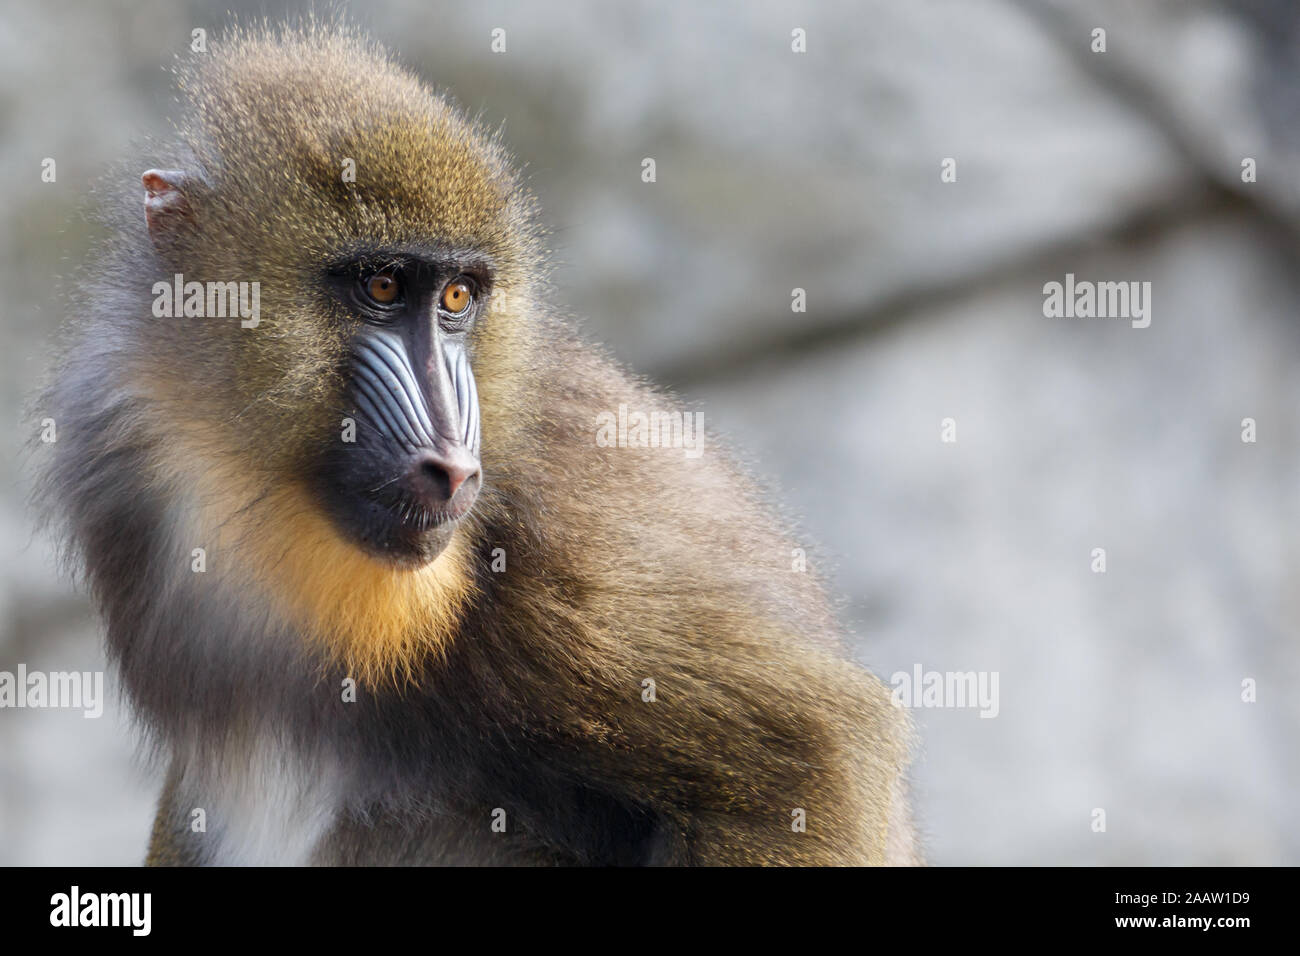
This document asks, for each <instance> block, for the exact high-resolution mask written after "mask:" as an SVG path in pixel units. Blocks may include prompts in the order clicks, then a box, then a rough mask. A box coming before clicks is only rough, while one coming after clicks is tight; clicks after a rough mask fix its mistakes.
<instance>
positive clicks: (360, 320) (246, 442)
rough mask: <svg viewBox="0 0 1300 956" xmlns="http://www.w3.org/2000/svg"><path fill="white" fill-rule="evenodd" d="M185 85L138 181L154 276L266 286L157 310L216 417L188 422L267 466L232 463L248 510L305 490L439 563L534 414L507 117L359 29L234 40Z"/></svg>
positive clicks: (186, 404) (390, 561)
mask: <svg viewBox="0 0 1300 956" xmlns="http://www.w3.org/2000/svg"><path fill="white" fill-rule="evenodd" d="M322 76H328V77H332V78H336V80H335V81H331V82H324V81H323V80H322ZM337 78H346V82H338V81H337ZM182 86H183V88H184V89H185V91H186V94H187V96H188V98H189V100H190V102H191V105H192V107H193V109H192V111H191V114H190V115H191V121H190V123H189V125H188V126H186V127H184V128H182V129H181V130H180V132H181V138H182V148H181V149H179V150H178V151H177V153H176V154H175V155H173V156H169V157H167V159H168V161H169V162H176V161H177V160H179V161H180V163H181V165H180V166H179V168H175V169H172V168H168V169H151V170H149V171H147V172H146V173H145V174H144V176H143V183H144V187H145V217H146V219H147V222H148V229H149V234H150V236H151V238H152V239H153V244H154V246H155V248H156V251H157V253H158V256H157V275H156V276H154V277H151V278H161V279H164V280H169V279H170V278H171V277H172V276H173V274H175V275H177V276H180V275H183V277H184V280H185V281H186V282H187V283H188V282H189V281H191V280H194V281H197V282H199V283H212V282H217V283H221V282H230V281H238V282H239V283H250V284H253V283H255V284H256V286H257V287H258V289H259V292H260V298H259V301H260V316H259V317H258V320H257V321H256V322H254V323H251V324H249V325H245V326H241V325H240V324H239V323H231V322H222V321H217V322H211V321H201V322H190V321H185V322H158V323H155V324H153V325H152V326H151V329H150V334H151V336H152V347H153V349H154V350H155V352H156V353H157V354H158V355H160V356H165V357H166V360H165V361H162V362H159V363H155V366H154V368H155V369H160V370H161V371H157V373H156V375H155V377H161V378H163V379H169V380H170V382H169V384H167V385H166V386H165V387H163V388H162V391H161V392H160V394H161V393H165V395H166V399H165V403H164V404H165V406H166V407H167V408H168V409H169V410H176V411H177V412H178V413H177V414H175V415H174V416H172V417H173V419H174V420H175V421H178V422H187V423H188V422H204V423H206V424H207V426H210V427H208V429H207V430H206V431H204V432H203V433H202V434H197V435H195V436H193V439H192V441H191V446H192V447H197V448H199V449H201V454H202V456H203V459H204V463H205V465H206V466H207V468H208V469H209V470H210V469H211V468H212V466H213V463H214V462H218V463H219V462H221V461H225V462H229V463H232V464H231V465H230V467H229V468H228V469H227V471H240V472H248V471H250V470H251V472H256V473H249V474H242V473H241V474H239V475H237V476H236V479H235V480H231V479H229V478H228V477H223V478H222V479H221V484H222V488H221V489H220V492H219V496H220V495H224V496H225V497H227V498H229V499H230V504H229V505H228V509H229V510H230V511H231V512H232V513H238V514H239V515H241V516H242V517H241V518H240V519H239V520H242V521H244V522H245V523H255V521H254V516H255V515H259V516H260V515H261V514H262V513H267V514H271V509H270V506H269V504H263V505H261V506H259V505H258V504H257V503H258V502H265V501H266V500H267V495H268V493H269V491H268V490H272V489H285V488H293V489H295V491H294V494H293V497H292V499H291V500H286V499H285V495H284V494H283V493H282V492H281V491H276V492H275V493H276V494H277V495H278V498H277V501H278V503H279V511H278V512H276V513H274V515H273V518H272V520H273V521H281V522H284V521H287V520H289V518H290V517H294V516H305V518H304V520H305V521H307V522H308V523H309V524H310V522H312V521H316V520H317V519H318V521H319V524H320V525H321V526H322V528H328V529H329V531H328V537H329V544H330V546H335V545H338V546H341V547H344V548H346V549H350V551H352V552H354V553H355V554H356V555H358V556H364V557H365V558H366V559H368V560H371V561H373V562H375V563H376V564H377V565H378V566H379V567H380V568H381V569H385V570H397V571H407V570H412V569H418V568H422V567H424V566H426V565H429V564H430V563H432V562H433V561H434V560H435V559H436V558H438V557H439V556H440V555H441V554H443V553H444V551H446V550H448V548H449V545H450V544H451V542H452V540H453V536H454V535H455V531H456V528H457V526H458V523H460V522H462V521H463V520H464V519H465V518H466V516H467V515H469V514H470V513H471V512H472V509H474V507H475V502H476V500H477V499H478V498H479V496H480V492H481V491H482V490H483V482H484V475H485V468H484V454H485V450H486V449H488V448H490V446H491V445H492V443H493V427H494V424H493V423H494V422H495V423H496V425H495V427H496V428H497V433H496V434H497V436H498V437H500V436H501V433H502V430H510V429H512V428H519V427H523V423H524V420H525V419H526V416H521V415H518V414H516V415H514V416H509V415H504V414H496V413H495V410H496V409H500V408H510V407H516V408H517V407H518V406H519V405H520V404H521V401H520V397H519V396H518V395H515V394H511V389H512V388H513V387H514V386H512V385H511V384H510V383H512V382H516V381H519V380H521V379H522V378H523V376H520V375H518V374H517V370H516V369H515V368H514V363H515V362H517V361H521V360H522V359H520V358H519V357H520V356H523V355H526V354H527V353H528V348H527V343H526V337H527V336H528V335H530V334H531V333H530V332H529V331H528V328H529V325H530V323H529V321H528V320H529V315H530V313H531V312H532V311H533V310H531V309H529V308H528V307H527V306H526V305H525V306H523V307H522V308H521V309H519V310H518V312H512V311H511V310H510V309H509V308H508V307H507V302H515V303H525V304H526V303H528V302H530V301H532V298H531V297H532V287H533V285H534V284H535V283H536V282H537V281H538V279H537V277H538V275H539V274H540V271H541V270H540V269H539V263H540V255H541V254H540V252H539V249H540V241H539V239H538V238H537V235H538V233H537V231H536V227H535V225H534V201H533V199H532V197H531V195H530V194H528V193H527V191H526V190H525V189H524V188H523V187H522V186H521V184H520V182H519V180H518V177H517V175H516V173H515V171H514V169H513V168H512V166H511V164H510V163H509V161H508V159H507V157H506V156H505V154H504V152H503V151H502V150H501V148H500V146H499V145H498V143H497V141H496V139H495V138H494V137H493V136H491V135H488V134H487V133H485V132H484V131H483V130H481V129H480V128H479V127H477V126H475V125H474V124H473V123H471V122H469V121H467V120H465V119H464V118H463V117H462V116H461V115H460V114H459V113H458V112H457V111H456V110H454V109H453V108H452V107H451V106H450V105H449V104H448V103H447V102H446V101H445V100H443V99H442V98H440V97H438V96H436V95H435V94H433V93H432V92H430V91H429V90H428V89H427V88H426V87H425V86H424V85H423V84H422V83H421V82H420V81H419V80H417V79H416V78H415V77H413V76H411V75H410V74H409V73H407V72H405V71H404V70H401V69H400V68H398V67H396V66H395V65H394V64H393V63H391V62H390V61H388V60H387V59H386V58H385V57H384V56H383V55H382V54H381V53H379V52H378V51H376V50H374V49H371V48H369V47H367V46H365V45H362V44H359V43H357V42H355V41H353V40H350V39H348V38H346V37H342V36H324V37H316V38H314V39H312V40H311V41H310V42H307V41H305V40H303V39H301V38H295V37H293V36H287V37H284V38H281V39H279V40H277V41H267V40H265V39H262V40H259V39H257V38H250V37H240V36H238V35H237V36H236V37H235V38H234V39H233V40H232V41H230V43H229V44H228V46H227V48H226V49H225V51H224V55H223V56H222V57H220V58H213V59H211V60H203V61H199V62H198V63H197V64H196V65H195V66H193V67H191V68H190V70H189V72H187V73H184V74H183V75H182ZM177 281H178V282H179V281H180V280H179V279H178V280H177ZM241 287H242V286H241ZM194 355H201V356H202V357H203V361H202V362H196V361H194V360H193V359H192V358H191V356H194ZM151 374H153V373H152V372H151ZM232 386H233V387H232ZM480 394H482V396H483V401H482V403H481V402H480ZM494 403H495V404H494ZM511 421H514V422H516V423H517V424H511V423H510V422H511ZM187 427H188V426H187ZM214 432H215V433H216V434H215V437H214V434H213V433H214ZM498 444H499V445H500V446H501V447H504V446H505V445H506V444H507V443H506V442H504V441H499V442H498ZM223 448H224V451H223ZM236 462H242V463H245V464H241V465H234V464H233V463H236ZM250 462H251V463H253V464H252V465H251V466H250V465H248V464H247V463H250ZM486 472H487V474H488V475H489V476H490V474H491V472H492V462H491V461H490V458H489V459H488V468H487V469H486ZM236 486H238V487H240V488H243V489H244V491H243V492H242V495H243V500H242V501H241V500H239V499H238V496H236V495H233V494H231V493H230V492H229V489H230V488H232V487H236ZM209 497H212V496H209ZM259 507H260V508H261V510H260V511H259V510H258V508H259ZM256 520H258V521H260V520H261V518H260V517H258V518H257V519H256ZM303 527H304V525H303V524H302V522H299V524H298V525H296V526H295V527H294V528H292V529H285V530H283V532H282V533H281V532H274V533H273V532H272V529H270V528H266V527H263V528H260V529H258V532H259V533H260V534H262V535H263V536H264V537H267V538H269V539H274V540H293V539H297V540H303V536H304V533H305V532H304V531H303ZM311 527H315V525H311ZM325 536H326V532H324V531H322V532H321V534H320V535H318V537H322V538H323V537H325ZM269 550H270V546H269V545H268V551H269ZM353 580H358V578H357V576H356V574H354V575H353Z"/></svg>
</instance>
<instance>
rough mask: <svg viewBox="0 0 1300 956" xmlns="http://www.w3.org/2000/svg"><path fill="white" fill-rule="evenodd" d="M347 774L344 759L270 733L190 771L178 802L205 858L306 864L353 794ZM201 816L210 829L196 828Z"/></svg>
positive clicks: (193, 840) (261, 863)
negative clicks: (305, 750)
mask: <svg viewBox="0 0 1300 956" xmlns="http://www.w3.org/2000/svg"><path fill="white" fill-rule="evenodd" d="M347 777H348V775H347V774H345V773H344V771H343V767H342V765H341V764H340V762H339V761H338V760H336V759H333V758H330V757H327V756H322V755H310V756H309V755H304V754H301V753H296V752H294V751H292V750H290V749H288V748H285V747H283V746H281V745H279V744H278V743H277V742H276V741H275V740H273V739H271V738H263V739H259V740H258V741H256V742H255V743H254V744H253V745H252V746H250V747H248V748H246V749H244V748H241V749H240V751H239V752H232V753H227V754H225V755H224V756H223V758H222V759H221V760H220V761H217V762H215V763H211V764H210V765H208V766H207V767H205V768H203V769H202V770H192V771H187V772H186V773H185V775H184V776H183V778H182V780H181V782H180V784H179V786H178V792H177V802H178V803H179V805H180V806H179V807H178V809H180V810H181V811H182V813H183V814H184V815H186V816H188V817H189V818H190V820H191V826H190V828H189V829H190V831H191V832H190V834H188V836H189V842H190V843H191V845H192V846H193V847H194V849H195V851H196V853H195V856H197V857H198V858H199V861H200V862H202V863H204V864H207V865H210V866H303V865H308V864H311V863H313V862H314V861H315V859H316V857H317V855H318V853H319V849H320V846H321V844H322V842H323V841H324V840H325V838H326V836H327V835H328V834H329V833H330V831H331V830H332V829H333V828H334V827H335V826H336V824H337V822H338V820H339V818H340V815H341V814H342V812H343V809H344V807H346V806H347V805H348V804H349V802H350V798H351V796H352V795H351V794H350V792H349V788H348V786H347V785H346V781H347ZM195 810H202V811H203V813H202V815H201V817H199V816H198V815H196V814H195V813H194V811H195ZM197 819H202V821H203V826H204V828H205V832H194V826H193V821H194V820H197Z"/></svg>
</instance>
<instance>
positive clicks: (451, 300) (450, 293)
mask: <svg viewBox="0 0 1300 956" xmlns="http://www.w3.org/2000/svg"><path fill="white" fill-rule="evenodd" d="M440 301H441V304H442V308H443V311H445V312H446V313H447V314H448V315H461V314H462V313H464V312H466V311H467V310H468V309H469V307H470V305H472V304H473V302H474V280H473V279H471V278H470V277H469V276H457V277H456V278H454V279H452V280H451V281H450V282H448V283H447V285H446V287H445V288H444V289H443V290H442V298H441V300H440Z"/></svg>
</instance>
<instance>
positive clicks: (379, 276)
mask: <svg viewBox="0 0 1300 956" xmlns="http://www.w3.org/2000/svg"><path fill="white" fill-rule="evenodd" d="M361 288H362V290H363V291H364V292H365V294H366V298H368V299H369V300H370V301H371V302H373V303H374V304H375V305H377V306H380V307H389V306H393V305H396V304H397V303H398V302H400V301H401V299H402V282H401V279H400V278H399V276H398V275H397V273H395V272H394V271H392V270H391V269H385V270H384V271H383V272H375V273H372V274H371V275H368V276H365V277H363V278H362V280H361Z"/></svg>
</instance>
